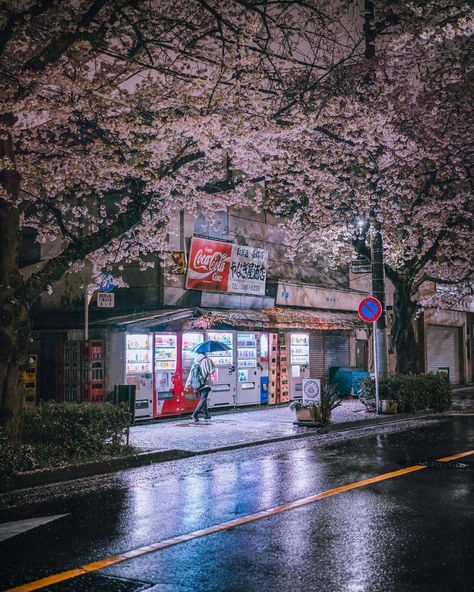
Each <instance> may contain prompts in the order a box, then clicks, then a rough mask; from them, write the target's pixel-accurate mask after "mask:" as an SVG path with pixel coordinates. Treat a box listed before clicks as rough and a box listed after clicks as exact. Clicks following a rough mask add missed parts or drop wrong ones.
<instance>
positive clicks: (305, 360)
mask: <svg viewBox="0 0 474 592" xmlns="http://www.w3.org/2000/svg"><path fill="white" fill-rule="evenodd" d="M290 346H291V349H290V356H291V365H308V364H309V336H308V334H307V333H292V334H291V341H290Z"/></svg>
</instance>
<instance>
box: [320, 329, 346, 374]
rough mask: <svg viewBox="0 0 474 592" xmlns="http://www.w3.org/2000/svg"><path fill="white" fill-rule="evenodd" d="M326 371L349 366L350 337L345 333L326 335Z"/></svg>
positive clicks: (334, 332) (336, 332) (331, 332)
mask: <svg viewBox="0 0 474 592" xmlns="http://www.w3.org/2000/svg"><path fill="white" fill-rule="evenodd" d="M324 354H325V369H326V370H329V368H331V366H349V335H348V334H347V333H346V332H345V331H328V332H326V333H325V334H324Z"/></svg>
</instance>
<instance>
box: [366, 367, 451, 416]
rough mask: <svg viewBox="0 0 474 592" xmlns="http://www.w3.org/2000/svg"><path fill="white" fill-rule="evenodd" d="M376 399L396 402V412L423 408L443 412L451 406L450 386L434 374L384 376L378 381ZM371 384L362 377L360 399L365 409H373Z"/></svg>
mask: <svg viewBox="0 0 474 592" xmlns="http://www.w3.org/2000/svg"><path fill="white" fill-rule="evenodd" d="M379 397H380V400H381V401H383V400H387V401H388V400H391V401H397V402H398V411H399V412H400V413H410V412H413V411H420V410H423V409H433V410H434V411H446V410H447V409H449V408H450V407H451V387H450V384H449V382H448V380H446V378H444V377H442V376H439V375H437V374H387V375H385V376H382V377H380V379H379ZM374 399H375V383H374V381H373V380H372V379H370V378H366V379H364V380H363V382H362V395H361V400H362V401H363V403H364V404H365V405H366V406H368V407H374V406H375V402H374Z"/></svg>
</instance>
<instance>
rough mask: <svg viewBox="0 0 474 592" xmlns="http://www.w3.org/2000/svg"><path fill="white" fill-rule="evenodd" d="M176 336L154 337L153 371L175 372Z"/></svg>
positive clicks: (158, 335) (157, 335)
mask: <svg viewBox="0 0 474 592" xmlns="http://www.w3.org/2000/svg"><path fill="white" fill-rule="evenodd" d="M176 352H177V349H176V335H166V334H164V335H160V334H159V333H156V335H155V370H176V358H177V355H176Z"/></svg>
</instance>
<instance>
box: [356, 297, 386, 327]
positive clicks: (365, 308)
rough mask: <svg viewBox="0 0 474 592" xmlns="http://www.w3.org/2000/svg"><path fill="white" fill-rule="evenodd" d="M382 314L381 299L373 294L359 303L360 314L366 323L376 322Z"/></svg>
mask: <svg viewBox="0 0 474 592" xmlns="http://www.w3.org/2000/svg"><path fill="white" fill-rule="evenodd" d="M381 314H382V304H381V303H380V300H377V298H374V297H373V296H367V298H364V300H362V301H361V303H360V304H359V316H360V318H361V319H362V320H363V321H365V322H366V323H375V321H377V320H378V319H380V315H381Z"/></svg>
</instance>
